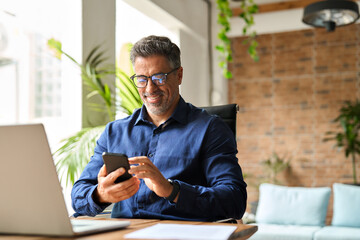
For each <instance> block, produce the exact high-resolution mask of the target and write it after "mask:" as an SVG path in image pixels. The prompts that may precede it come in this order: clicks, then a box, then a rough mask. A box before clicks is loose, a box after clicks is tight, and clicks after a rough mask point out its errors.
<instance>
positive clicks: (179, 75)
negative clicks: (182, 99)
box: [177, 67, 183, 85]
mask: <svg viewBox="0 0 360 240" xmlns="http://www.w3.org/2000/svg"><path fill="white" fill-rule="evenodd" d="M182 78H183V68H182V67H179V69H178V70H177V80H178V85H181V83H182Z"/></svg>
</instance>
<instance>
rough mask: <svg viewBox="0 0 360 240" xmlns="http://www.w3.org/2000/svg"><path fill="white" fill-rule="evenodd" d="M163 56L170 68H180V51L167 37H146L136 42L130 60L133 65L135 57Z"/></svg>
mask: <svg viewBox="0 0 360 240" xmlns="http://www.w3.org/2000/svg"><path fill="white" fill-rule="evenodd" d="M154 55H160V56H164V57H166V58H167V59H168V60H169V63H170V66H171V67H172V68H177V67H180V66H181V60H180V49H179V47H178V46H177V45H176V44H175V43H172V42H171V40H170V39H169V38H167V37H161V36H154V35H151V36H148V37H144V38H142V39H140V40H139V41H137V42H136V43H135V44H134V46H133V48H132V49H131V51H130V60H131V62H132V64H133V65H134V64H135V60H136V58H137V57H150V56H154Z"/></svg>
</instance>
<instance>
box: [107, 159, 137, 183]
mask: <svg viewBox="0 0 360 240" xmlns="http://www.w3.org/2000/svg"><path fill="white" fill-rule="evenodd" d="M102 158H103V161H104V164H105V166H106V170H107V173H108V174H109V173H111V172H113V171H115V170H116V169H118V168H121V167H123V168H125V173H124V174H123V175H121V176H120V177H118V178H117V179H116V180H115V183H119V182H122V181H125V180H128V179H129V178H131V177H132V175H131V174H130V173H129V172H128V170H129V169H130V164H129V161H128V157H127V156H126V155H125V154H121V153H109V152H103V154H102Z"/></svg>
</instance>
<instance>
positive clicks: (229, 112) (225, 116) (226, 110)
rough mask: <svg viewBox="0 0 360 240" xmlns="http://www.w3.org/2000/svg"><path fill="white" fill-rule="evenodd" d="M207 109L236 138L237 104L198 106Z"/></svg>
mask: <svg viewBox="0 0 360 240" xmlns="http://www.w3.org/2000/svg"><path fill="white" fill-rule="evenodd" d="M200 108H202V109H204V110H205V111H207V112H208V113H209V114H210V115H217V116H219V117H220V118H221V119H222V120H223V121H224V122H225V123H226V124H228V126H229V127H230V129H231V130H232V131H233V133H234V136H235V139H236V114H237V112H238V111H239V106H238V105H237V104H226V105H218V106H210V107H200ZM216 222H220V223H242V220H241V219H238V220H237V219H234V218H228V219H222V220H218V221H216Z"/></svg>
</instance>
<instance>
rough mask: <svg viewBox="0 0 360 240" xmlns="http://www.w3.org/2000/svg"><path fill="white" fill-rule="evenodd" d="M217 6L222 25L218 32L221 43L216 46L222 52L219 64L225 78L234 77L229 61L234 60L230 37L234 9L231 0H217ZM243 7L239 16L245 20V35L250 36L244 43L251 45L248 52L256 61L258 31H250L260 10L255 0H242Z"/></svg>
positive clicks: (257, 57)
mask: <svg viewBox="0 0 360 240" xmlns="http://www.w3.org/2000/svg"><path fill="white" fill-rule="evenodd" d="M216 3H217V8H218V10H219V13H218V19H217V22H218V24H219V25H220V26H221V28H220V31H219V33H218V38H219V39H220V44H219V45H217V46H216V47H215V48H216V50H218V51H219V52H220V54H221V60H220V62H219V66H220V67H221V68H222V69H223V75H224V77H225V78H232V74H231V72H230V71H229V69H228V63H229V62H232V60H233V58H232V49H231V41H230V39H229V37H228V35H227V34H228V32H229V31H230V29H231V26H230V19H231V17H232V16H233V14H232V10H231V8H230V6H229V0H217V1H216ZM240 7H241V9H242V10H243V11H242V12H241V13H240V14H239V17H240V18H241V19H243V20H244V22H245V26H244V27H243V29H242V32H243V35H244V36H248V38H247V39H245V40H244V41H243V44H245V45H249V47H248V53H249V55H250V57H251V58H252V59H253V60H254V61H258V60H259V56H258V54H257V51H256V47H257V46H258V43H257V41H256V32H255V31H252V32H249V30H250V28H251V26H253V25H254V24H255V22H254V16H253V15H254V14H255V13H257V12H258V6H257V5H256V4H255V3H254V0H242V1H241V4H240Z"/></svg>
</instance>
